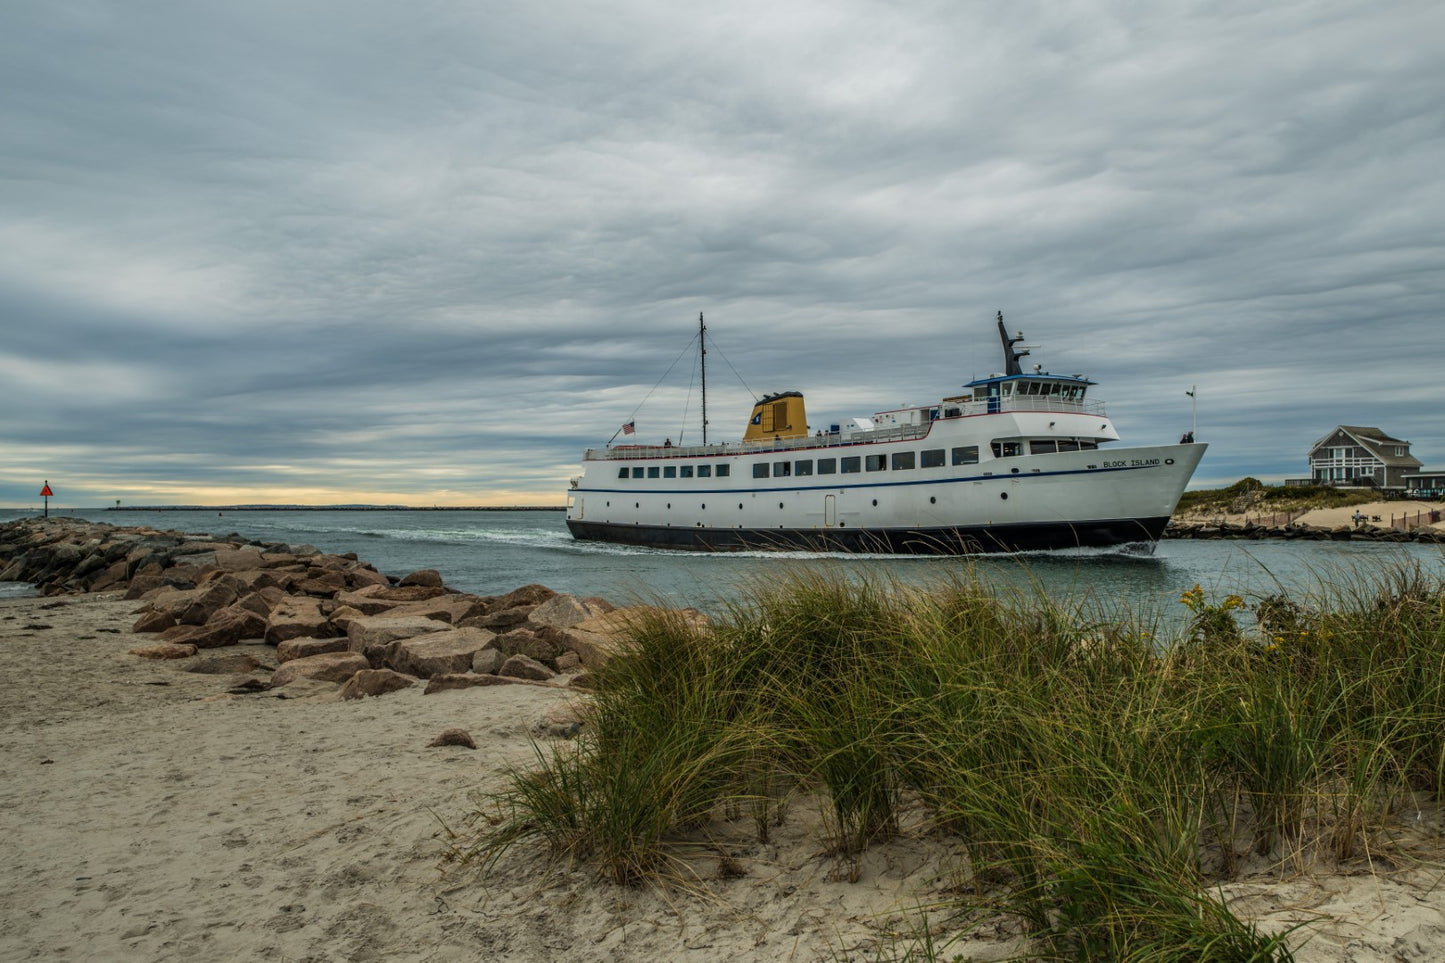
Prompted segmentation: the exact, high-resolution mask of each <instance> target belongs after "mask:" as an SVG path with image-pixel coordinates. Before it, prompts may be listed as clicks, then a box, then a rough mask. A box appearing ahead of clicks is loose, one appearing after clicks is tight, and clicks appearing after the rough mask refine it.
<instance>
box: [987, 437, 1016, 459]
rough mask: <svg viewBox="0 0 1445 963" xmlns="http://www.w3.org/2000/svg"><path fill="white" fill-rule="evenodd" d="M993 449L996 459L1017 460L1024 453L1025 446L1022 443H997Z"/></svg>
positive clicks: (993, 445)
mask: <svg viewBox="0 0 1445 963" xmlns="http://www.w3.org/2000/svg"><path fill="white" fill-rule="evenodd" d="M991 447H992V448H993V457H995V458H1017V457H1018V456H1020V455H1022V454H1023V453H1024V444H1023V442H1021V441H995V442H993V443H992V445H991Z"/></svg>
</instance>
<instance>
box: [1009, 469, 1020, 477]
mask: <svg viewBox="0 0 1445 963" xmlns="http://www.w3.org/2000/svg"><path fill="white" fill-rule="evenodd" d="M1009 471H1011V472H1013V473H1014V474H1015V475H1017V474H1018V473H1019V470H1018V469H1017V468H1010V469H1009Z"/></svg>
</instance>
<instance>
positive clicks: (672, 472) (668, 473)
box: [662, 465, 677, 478]
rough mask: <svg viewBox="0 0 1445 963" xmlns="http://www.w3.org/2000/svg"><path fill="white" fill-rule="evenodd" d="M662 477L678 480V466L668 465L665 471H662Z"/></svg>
mask: <svg viewBox="0 0 1445 963" xmlns="http://www.w3.org/2000/svg"><path fill="white" fill-rule="evenodd" d="M662 477H663V478H676V477H677V466H676V465H668V466H667V467H665V468H663V469H662Z"/></svg>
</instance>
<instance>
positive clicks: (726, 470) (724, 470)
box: [717, 465, 733, 478]
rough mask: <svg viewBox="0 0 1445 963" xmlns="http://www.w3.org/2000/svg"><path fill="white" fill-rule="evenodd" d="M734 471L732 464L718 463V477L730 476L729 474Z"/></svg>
mask: <svg viewBox="0 0 1445 963" xmlns="http://www.w3.org/2000/svg"><path fill="white" fill-rule="evenodd" d="M732 471H733V468H732V466H731V465H718V466H717V477H719V478H726V477H728V476H729V475H731V474H732Z"/></svg>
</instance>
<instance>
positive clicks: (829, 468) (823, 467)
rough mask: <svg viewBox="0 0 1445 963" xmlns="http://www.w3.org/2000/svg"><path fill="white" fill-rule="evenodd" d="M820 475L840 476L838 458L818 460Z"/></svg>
mask: <svg viewBox="0 0 1445 963" xmlns="http://www.w3.org/2000/svg"><path fill="white" fill-rule="evenodd" d="M818 474H820V475H836V474H838V459H836V458H819V459H818Z"/></svg>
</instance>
